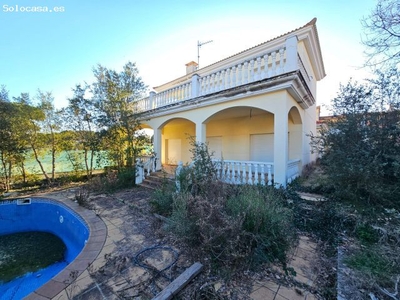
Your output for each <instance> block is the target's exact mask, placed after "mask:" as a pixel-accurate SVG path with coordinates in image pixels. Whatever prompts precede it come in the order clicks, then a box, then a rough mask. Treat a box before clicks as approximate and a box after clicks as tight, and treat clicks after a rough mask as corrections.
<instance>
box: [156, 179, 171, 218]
mask: <svg viewBox="0 0 400 300" xmlns="http://www.w3.org/2000/svg"><path fill="white" fill-rule="evenodd" d="M174 194H175V184H174V182H171V181H170V180H169V179H168V178H167V176H166V174H165V173H164V177H163V179H162V181H161V186H160V188H158V189H156V190H155V191H154V193H153V194H152V197H151V201H150V204H151V206H152V208H153V211H154V212H156V213H158V214H161V215H164V216H170V215H171V213H172V204H173V198H174Z"/></svg>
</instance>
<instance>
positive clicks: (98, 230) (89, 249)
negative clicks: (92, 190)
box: [24, 191, 107, 300]
mask: <svg viewBox="0 0 400 300" xmlns="http://www.w3.org/2000/svg"><path fill="white" fill-rule="evenodd" d="M70 194H71V193H68V191H66V192H58V193H52V194H42V195H36V196H37V197H39V196H40V197H43V198H48V199H53V200H57V201H60V202H62V203H64V204H65V205H67V206H68V207H69V208H71V209H72V210H74V211H75V212H77V213H78V214H79V215H80V216H81V217H82V218H83V219H84V220H85V222H86V223H87V224H88V225H89V230H90V235H89V239H88V241H87V243H86V245H85V247H84V248H83V250H82V251H81V253H80V254H79V255H78V256H77V257H76V258H75V259H74V260H73V261H72V262H71V263H70V264H69V265H68V266H67V267H66V268H65V269H63V270H62V271H61V272H60V273H58V274H57V275H56V276H55V277H53V278H52V279H51V280H49V281H48V282H47V283H45V284H44V285H42V286H41V287H40V288H38V289H37V290H36V291H34V292H33V293H31V294H29V295H28V296H27V297H25V298H24V299H26V300H46V299H69V298H60V296H59V295H62V294H63V292H65V289H66V288H67V287H68V286H69V285H70V284H71V283H72V282H73V281H74V279H76V278H79V277H80V276H81V275H82V274H83V273H84V272H85V271H86V269H87V268H88V266H90V265H91V264H92V263H93V262H94V261H95V260H96V258H97V257H98V256H99V254H100V252H101V251H102V249H103V246H104V243H105V241H106V238H107V226H106V224H105V223H104V222H103V220H102V219H101V218H100V217H99V216H97V215H96V214H95V213H94V212H93V211H91V210H88V209H85V208H83V207H81V206H79V205H78V203H75V202H74V201H71V195H70ZM67 195H68V196H67ZM66 196H67V197H66Z"/></svg>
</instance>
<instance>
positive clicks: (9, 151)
mask: <svg viewBox="0 0 400 300" xmlns="http://www.w3.org/2000/svg"><path fill="white" fill-rule="evenodd" d="M15 113H16V109H15V107H14V105H13V104H12V103H11V102H10V101H9V96H8V91H7V90H6V88H5V86H2V88H1V91H0V160H1V168H0V169H1V171H2V172H1V174H2V177H3V178H4V189H5V190H6V191H8V190H9V189H10V185H11V170H12V161H13V154H14V153H16V152H19V151H18V150H19V149H18V141H17V140H16V139H15V136H14V135H13V128H12V127H13V126H12V125H13V124H15V123H14V122H13V116H15Z"/></svg>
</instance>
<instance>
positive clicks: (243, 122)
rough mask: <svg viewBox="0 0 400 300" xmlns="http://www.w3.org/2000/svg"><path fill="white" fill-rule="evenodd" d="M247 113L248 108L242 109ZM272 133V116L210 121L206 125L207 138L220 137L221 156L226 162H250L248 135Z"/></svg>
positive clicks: (267, 114)
mask: <svg viewBox="0 0 400 300" xmlns="http://www.w3.org/2000/svg"><path fill="white" fill-rule="evenodd" d="M244 110H246V111H249V108H244ZM273 132H274V119H273V115H272V114H269V113H265V114H263V115H257V116H252V117H251V118H250V114H249V116H246V117H238V118H230V119H226V120H216V121H213V120H212V119H211V120H210V121H209V122H208V123H207V136H222V154H223V158H224V159H227V160H231V159H232V160H250V135H251V134H264V133H273Z"/></svg>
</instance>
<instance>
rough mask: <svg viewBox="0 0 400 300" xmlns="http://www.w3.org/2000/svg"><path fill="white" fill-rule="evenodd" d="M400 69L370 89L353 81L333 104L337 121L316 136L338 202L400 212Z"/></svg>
mask: <svg viewBox="0 0 400 300" xmlns="http://www.w3.org/2000/svg"><path fill="white" fill-rule="evenodd" d="M397 76H399V74H398V70H397V69H393V70H388V71H387V72H385V73H382V72H377V79H376V80H370V82H369V84H358V83H357V82H352V81H350V82H349V83H348V84H347V85H346V86H341V90H340V92H339V94H338V96H337V97H336V98H335V99H334V100H333V109H332V111H333V114H334V117H333V118H332V120H331V121H330V122H329V123H328V124H327V127H326V128H324V129H322V130H321V132H320V134H319V135H317V136H314V137H312V142H313V146H314V147H313V148H314V150H315V151H318V152H320V154H321V155H322V158H321V165H322V166H323V168H324V171H325V174H326V176H327V179H328V182H329V183H330V184H331V185H332V187H333V194H334V196H335V197H336V198H337V199H341V200H344V201H350V202H352V203H357V202H358V203H366V204H368V205H375V206H379V205H383V206H384V207H388V208H393V207H394V208H399V207H400V202H399V199H400V139H399V138H398V137H399V136H400V110H399V108H400V102H399V99H400V97H399V89H398V86H397V85H394V86H393V85H391V83H392V82H393V81H392V77H393V78H395V77H397Z"/></svg>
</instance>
